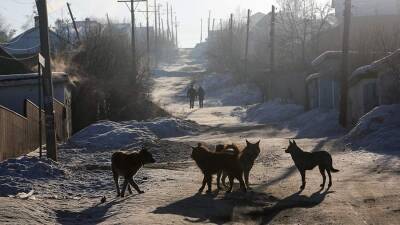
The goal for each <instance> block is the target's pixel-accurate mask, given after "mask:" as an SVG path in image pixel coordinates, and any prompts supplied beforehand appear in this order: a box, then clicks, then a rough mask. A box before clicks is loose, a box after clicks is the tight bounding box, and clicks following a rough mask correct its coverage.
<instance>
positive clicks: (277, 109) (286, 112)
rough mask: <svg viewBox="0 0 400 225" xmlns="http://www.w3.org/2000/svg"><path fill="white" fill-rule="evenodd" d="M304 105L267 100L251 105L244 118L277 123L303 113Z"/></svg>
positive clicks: (245, 119) (252, 120) (258, 121)
mask: <svg viewBox="0 0 400 225" xmlns="http://www.w3.org/2000/svg"><path fill="white" fill-rule="evenodd" d="M303 111H304V109H303V106H300V105H296V104H282V103H279V102H267V103H263V104H258V105H253V106H250V107H249V108H248V109H247V111H246V113H245V114H244V115H243V118H242V120H244V121H246V122H256V123H264V124H266V123H276V122H284V121H288V120H290V119H292V118H294V117H296V116H298V115H299V114H301V113H303Z"/></svg>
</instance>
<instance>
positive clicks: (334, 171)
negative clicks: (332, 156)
mask: <svg viewBox="0 0 400 225" xmlns="http://www.w3.org/2000/svg"><path fill="white" fill-rule="evenodd" d="M329 170H330V171H331V172H332V173H337V172H339V171H340V170H337V169H335V168H333V166H331V168H330V169H329Z"/></svg>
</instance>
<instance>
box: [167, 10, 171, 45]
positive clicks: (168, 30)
mask: <svg viewBox="0 0 400 225" xmlns="http://www.w3.org/2000/svg"><path fill="white" fill-rule="evenodd" d="M170 37H171V30H170V29H169V7H168V2H167V39H168V41H169V40H170Z"/></svg>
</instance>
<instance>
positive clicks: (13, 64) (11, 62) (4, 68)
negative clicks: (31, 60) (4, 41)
mask: <svg viewBox="0 0 400 225" xmlns="http://www.w3.org/2000/svg"><path fill="white" fill-rule="evenodd" d="M31 72H32V71H31V70H30V69H28V68H27V67H26V66H25V65H24V64H23V63H21V62H19V61H18V60H17V59H15V58H14V57H13V56H11V55H10V54H8V53H7V52H6V51H5V50H4V49H2V48H1V47H0V76H3V75H6V74H13V73H31Z"/></svg>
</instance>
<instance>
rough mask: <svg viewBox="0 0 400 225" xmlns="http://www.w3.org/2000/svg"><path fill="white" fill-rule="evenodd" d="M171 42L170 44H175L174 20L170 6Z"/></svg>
mask: <svg viewBox="0 0 400 225" xmlns="http://www.w3.org/2000/svg"><path fill="white" fill-rule="evenodd" d="M170 14H171V40H172V43H175V34H174V18H173V11H172V5H171V11H170Z"/></svg>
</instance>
